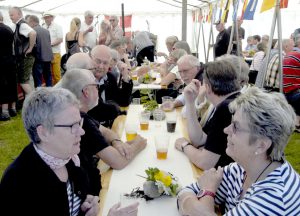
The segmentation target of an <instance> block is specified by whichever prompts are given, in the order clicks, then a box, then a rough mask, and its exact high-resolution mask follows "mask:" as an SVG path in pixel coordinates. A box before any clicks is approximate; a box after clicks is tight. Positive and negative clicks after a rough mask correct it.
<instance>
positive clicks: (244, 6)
mask: <svg viewBox="0 0 300 216" xmlns="http://www.w3.org/2000/svg"><path fill="white" fill-rule="evenodd" d="M247 5H248V0H245V1H244V5H243V8H242V14H241V19H242V20H243V19H244V14H245V10H246V8H247Z"/></svg>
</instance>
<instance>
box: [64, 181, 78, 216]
mask: <svg viewBox="0 0 300 216" xmlns="http://www.w3.org/2000/svg"><path fill="white" fill-rule="evenodd" d="M67 193H68V200H69V211H70V216H77V215H78V214H79V211H80V204H81V199H80V198H79V197H78V196H77V195H76V194H75V193H74V189H73V188H72V184H71V183H70V181H69V180H68V181H67Z"/></svg>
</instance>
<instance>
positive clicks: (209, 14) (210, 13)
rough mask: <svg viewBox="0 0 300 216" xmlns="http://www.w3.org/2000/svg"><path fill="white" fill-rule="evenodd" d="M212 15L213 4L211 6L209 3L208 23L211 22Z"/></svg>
mask: <svg viewBox="0 0 300 216" xmlns="http://www.w3.org/2000/svg"><path fill="white" fill-rule="evenodd" d="M212 16H213V6H212V4H209V12H208V16H207V22H208V23H210V22H211V20H212Z"/></svg>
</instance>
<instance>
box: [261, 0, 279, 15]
mask: <svg viewBox="0 0 300 216" xmlns="http://www.w3.org/2000/svg"><path fill="white" fill-rule="evenodd" d="M275 2H276V0H264V1H263V3H262V5H261V9H260V12H261V13H262V12H264V11H267V10H270V9H271V8H272V7H274V6H275Z"/></svg>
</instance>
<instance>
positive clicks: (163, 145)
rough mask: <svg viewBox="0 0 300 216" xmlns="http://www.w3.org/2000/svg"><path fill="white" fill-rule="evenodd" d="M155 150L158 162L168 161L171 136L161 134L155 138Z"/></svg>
mask: <svg viewBox="0 0 300 216" xmlns="http://www.w3.org/2000/svg"><path fill="white" fill-rule="evenodd" d="M154 139H155V149H156V157H157V159H158V160H166V159H167V157H168V148H169V142H170V136H168V135H166V134H161V135H159V136H155V138H154Z"/></svg>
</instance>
